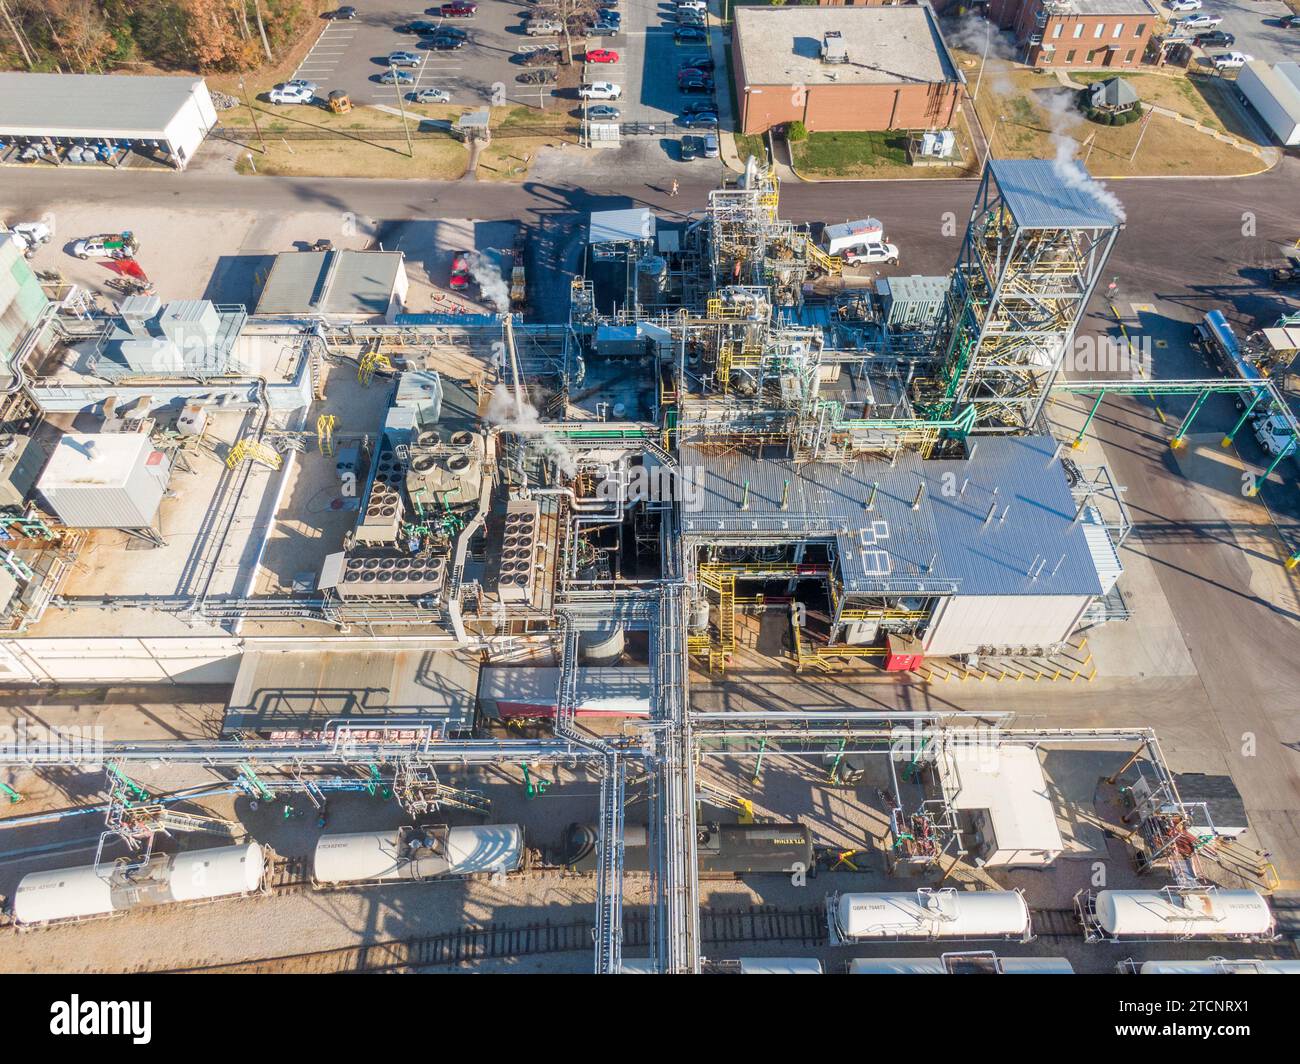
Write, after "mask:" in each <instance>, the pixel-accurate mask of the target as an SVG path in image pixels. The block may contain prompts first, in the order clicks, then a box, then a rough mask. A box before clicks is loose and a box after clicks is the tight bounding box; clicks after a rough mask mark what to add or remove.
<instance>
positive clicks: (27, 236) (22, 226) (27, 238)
mask: <svg viewBox="0 0 1300 1064" xmlns="http://www.w3.org/2000/svg"><path fill="white" fill-rule="evenodd" d="M3 228H4V227H3V226H0V231H3ZM9 232H11V233H13V235H14V236H16V237H17V238H18V243H19V245H20V246H21V247H22V249H23V257H24V258H28V259H30V258H31V257H32V256H33V255H35V254H36V251H37V249H38V248H39V247H40V246H41V245H42V244H48V243H49V242H50V238H51V237H52V236H53V235H54V234H53V233H52V232H51V231H50V227H49V226H48V225H46V224H45V223H44V222H19V223H18V224H17V225H15V226H14V227H13V228H12V229H10V230H9Z"/></svg>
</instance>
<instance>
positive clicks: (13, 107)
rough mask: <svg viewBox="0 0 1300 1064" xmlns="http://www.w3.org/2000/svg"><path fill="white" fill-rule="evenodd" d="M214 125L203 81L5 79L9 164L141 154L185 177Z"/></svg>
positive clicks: (1, 117)
mask: <svg viewBox="0 0 1300 1064" xmlns="http://www.w3.org/2000/svg"><path fill="white" fill-rule="evenodd" d="M216 124H217V112H216V109H215V108H214V107H213V106H212V97H211V96H210V95H209V93H208V86H207V83H206V82H205V81H204V80H203V79H202V78H195V77H163V76H147V77H146V76H142V77H132V76H128V75H125V74H30V73H15V72H5V73H0V141H2V142H3V143H4V144H5V151H6V153H7V154H6V156H5V158H6V161H31V160H40V161H45V162H52V163H55V164H58V165H68V164H72V163H93V162H96V161H103V162H113V163H117V164H120V162H121V160H122V159H123V158H124V157H125V153H127V152H130V151H142V152H143V153H144V154H148V155H154V156H156V157H157V158H158V159H159V160H160V161H162V162H166V163H168V164H169V165H171V166H172V167H174V168H175V169H177V170H184V169H185V167H186V166H187V165H188V164H189V162H190V160H191V159H192V158H193V157H194V153H195V152H197V151H198V150H199V145H201V144H202V143H203V139H204V138H205V137H206V136H207V135H208V133H209V132H210V131H211V130H212V128H213V127H214V126H215V125H216ZM83 148H85V149H88V151H87V153H86V154H83V152H82V149H83ZM74 149H75V150H74ZM10 154H12V155H13V159H12V160H11V159H10V158H9V155H10Z"/></svg>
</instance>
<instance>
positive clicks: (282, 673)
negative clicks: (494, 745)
mask: <svg viewBox="0 0 1300 1064" xmlns="http://www.w3.org/2000/svg"><path fill="white" fill-rule="evenodd" d="M478 672H479V668H478V662H477V661H476V660H475V659H474V658H473V656H472V655H469V654H462V653H458V652H453V651H433V650H396V651H393V650H332V649H328V648H327V649H316V650H309V651H292V652H290V653H285V654H279V653H274V652H262V651H249V652H247V653H246V654H244V656H243V658H242V659H241V660H240V663H239V672H238V674H237V675H236V677H235V684H234V687H233V688H232V689H231V692H230V701H229V702H228V704H227V706H226V715H225V722H224V725H223V728H224V730H225V731H227V732H230V731H239V730H244V729H247V730H250V731H289V732H292V731H315V730H318V729H319V728H320V727H321V726H322V725H324V724H325V722H326V721H329V720H343V721H347V722H349V723H351V724H365V723H367V722H372V721H378V720H381V719H389V720H392V721H399V720H403V719H406V720H411V719H419V720H422V721H441V722H445V723H446V726H447V729H448V731H462V730H464V729H466V728H468V727H470V726H471V724H472V723H473V720H474V706H475V697H476V692H477V690H478Z"/></svg>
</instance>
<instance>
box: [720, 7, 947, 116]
mask: <svg viewBox="0 0 1300 1064" xmlns="http://www.w3.org/2000/svg"><path fill="white" fill-rule="evenodd" d="M732 55H733V56H734V57H735V59H734V68H735V70H734V76H735V85H736V99H737V100H738V101H739V106H740V114H739V116H738V119H739V128H740V131H741V132H743V133H765V132H766V131H767V130H769V129H771V128H772V127H773V126H781V125H784V124H785V123H787V122H794V121H799V122H802V123H803V124H804V125H805V126H806V127H807V128H808V129H809V130H810V131H814V132H816V131H830V130H883V129H910V130H933V129H945V128H947V127H948V126H950V125H952V123H953V122H954V121H955V118H956V113H957V107H958V103H959V101H960V98H961V87H962V84H963V75H962V74H961V72H960V71H959V70H958V69H957V66H956V64H954V62H953V60H952V56H951V54H950V53H949V51H948V46H947V45H946V44H945V43H944V40H943V35H942V34H941V33H940V32H939V26H938V22H937V21H936V19H935V16H934V12H933V10H932V9H931V8H930V6H929V4H925V3H922V4H918V5H914V6H906V7H853V8H852V9H850V8H848V7H819V8H818V9H817V10H816V11H813V10H811V9H810V8H807V7H799V8H759V7H738V8H737V9H736V11H735V21H734V24H733V29H732Z"/></svg>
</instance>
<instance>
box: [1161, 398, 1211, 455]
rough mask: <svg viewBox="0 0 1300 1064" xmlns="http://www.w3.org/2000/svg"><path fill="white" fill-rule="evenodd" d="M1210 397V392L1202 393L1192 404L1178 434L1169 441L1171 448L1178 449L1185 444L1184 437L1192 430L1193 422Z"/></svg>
mask: <svg viewBox="0 0 1300 1064" xmlns="http://www.w3.org/2000/svg"><path fill="white" fill-rule="evenodd" d="M1209 397H1210V393H1209V391H1208V390H1205V391H1202V392H1201V394H1200V395H1198V396H1197V397H1196V402H1194V403H1193V404H1192V408H1191V410H1189V411H1187V416H1186V417H1185V418H1183V423H1182V425H1181V426H1179V429H1178V432H1177V433H1175V434H1174V438H1173V439H1172V440H1170V441H1169V446H1170V447H1177V446H1178V445H1179V444H1181V443H1182V442H1183V437H1184V436H1186V435H1187V433H1188V432H1189V431H1190V430H1191V427H1192V422H1193V421H1195V420H1196V415H1197V414H1199V413H1200V412H1201V407H1202V406H1204V405H1205V400H1206V399H1208V398H1209Z"/></svg>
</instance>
